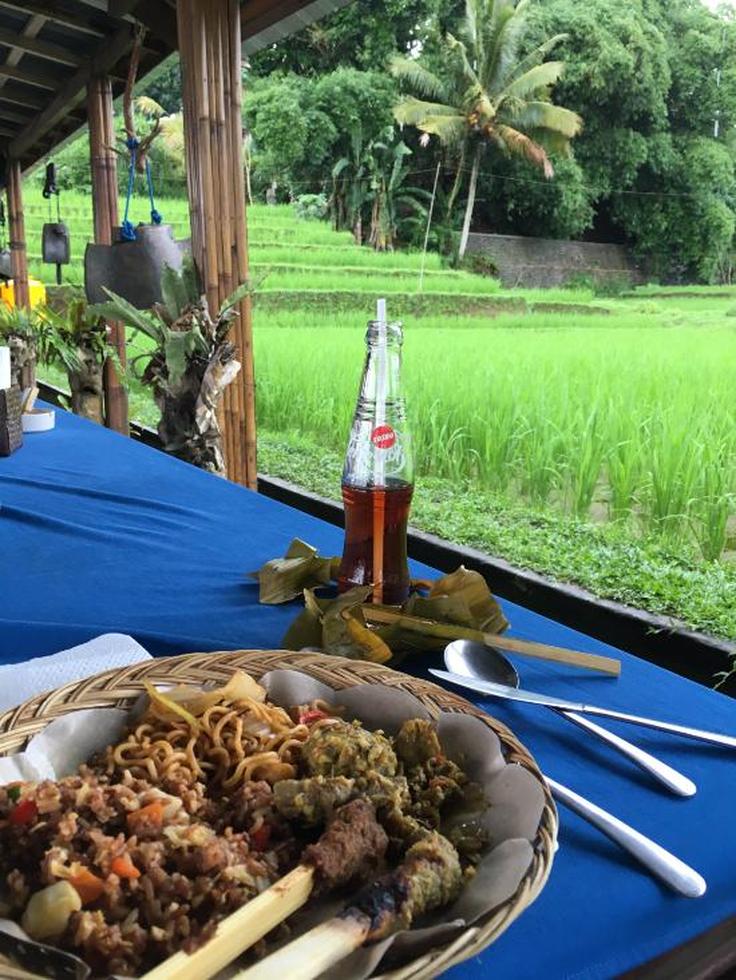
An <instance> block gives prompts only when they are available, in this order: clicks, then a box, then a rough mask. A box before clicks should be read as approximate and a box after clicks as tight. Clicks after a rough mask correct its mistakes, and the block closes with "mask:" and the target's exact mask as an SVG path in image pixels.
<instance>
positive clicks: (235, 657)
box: [0, 650, 558, 980]
mask: <svg viewBox="0 0 736 980" xmlns="http://www.w3.org/2000/svg"><path fill="white" fill-rule="evenodd" d="M235 668H241V669H244V670H247V671H248V673H251V674H252V675H253V676H254V677H255V678H256V679H259V678H260V677H261V676H262V675H263V674H265V673H267V672H268V671H271V670H276V669H292V670H300V671H302V672H304V673H305V674H308V675H310V676H312V677H315V678H316V679H318V680H320V681H322V682H323V683H326V684H327V685H328V686H329V687H332V688H333V690H336V691H339V690H343V689H344V688H347V687H352V686H354V685H355V684H361V683H380V684H387V685H389V686H392V687H397V688H399V689H400V690H404V691H407V692H409V693H411V694H413V695H414V697H416V698H417V699H418V700H419V701H420V702H421V703H422V704H423V705H424V706H425V707H426V708H427V709H428V710H429V711H430V712H431V713H432V714H433V715H434V716H436V715H437V714H438V713H439V712H440V711H449V712H460V713H462V714H470V715H473V716H475V717H477V718H480V720H481V721H482V722H483V723H484V724H485V725H487V726H488V727H489V728H491V729H492V730H493V731H494V732H495V733H496V735H497V736H498V738H499V739H500V741H501V744H502V746H503V751H504V755H505V756H506V760H507V762H509V761H511V762H514V763H519V764H521V765H523V766H524V767H525V768H527V769H528V770H529V771H530V772H531V773H532V774H533V775H534V776H535V777H536V778H537V779H538V780H539V781H540V783H541V785H542V787H543V790H544V794H545V803H544V809H543V812H542V816H541V818H540V823H539V827H538V830H537V835H536V838H535V840H534V842H533V848H534V854H533V858H532V861H531V863H530V865H529V868H528V870H527V872H526V874H525V875H524V877H523V878H522V881H521V883H520V884H519V887H518V888H517V890H516V893H515V894H514V895H513V896H512V898H510V899H509V900H508V901H507V902H505V903H503V904H502V905H501V906H500V907H499V908H497V909H493V910H492V911H491V912H489V913H486V915H485V916H483V917H482V918H481V919H480V920H478V921H477V922H476V923H474V924H473V925H472V926H470V927H468V928H466V929H464V930H463V931H462V932H461V934H460V935H458V936H456V937H454V938H452V939H451V940H450V941H448V942H446V943H445V944H443V945H441V946H438V947H436V948H434V949H433V950H431V951H430V952H428V953H426V954H423V955H422V956H420V957H418V958H417V959H415V960H413V961H411V962H410V963H408V964H405V965H403V966H402V967H401V968H400V969H396V970H393V971H391V972H390V973H386V974H383V975H382V980H389V978H390V980H429V978H430V977H436V976H438V975H439V974H440V973H442V972H443V971H444V970H446V969H448V968H449V967H450V966H453V965H455V964H457V963H459V962H461V961H462V960H465V959H467V958H469V957H472V956H477V955H478V954H479V953H480V952H481V951H482V950H483V949H485V948H487V947H488V946H489V945H490V944H491V943H492V942H494V941H495V940H496V939H497V938H498V937H499V936H500V935H501V934H502V933H503V932H504V931H505V930H506V929H507V928H508V927H509V926H510V925H511V923H512V922H513V921H514V920H515V919H516V918H518V916H519V915H521V913H522V912H523V911H524V909H525V908H527V906H528V905H530V904H531V903H532V902H533V901H534V900H535V899H536V898H537V896H538V895H539V893H540V892H541V890H542V888H543V887H544V885H545V883H546V881H547V878H548V877H549V874H550V871H551V867H552V860H553V855H554V849H555V841H556V838H557V830H558V820H557V811H556V808H555V805H554V802H553V801H552V797H551V794H550V792H549V788H548V786H547V783H546V781H545V780H544V778H543V776H542V774H541V772H540V770H539V768H538V766H537V764H536V762H535V761H534V759H533V757H532V756H531V754H530V753H529V752H528V750H527V749H526V748H525V746H523V745H522V743H521V742H519V740H518V739H517V738H516V736H515V735H514V734H513V733H512V732H511V730H510V729H509V728H507V726H506V725H504V724H503V723H502V722H499V721H498V720H497V719H495V718H493V717H492V716H491V715H488V714H486V713H484V712H482V711H480V710H479V709H478V708H476V707H475V706H474V705H473V704H471V703H470V702H469V701H467V700H466V699H465V698H462V697H460V696H458V695H456V694H453V693H452V692H450V691H446V690H444V689H443V688H441V687H439V686H438V685H436V684H434V683H432V682H430V681H425V680H422V679H419V678H415V677H411V676H409V675H407V674H403V673H400V672H399V671H396V670H392V669H391V668H388V667H383V666H380V665H378V664H369V663H365V662H362V661H353V660H345V659H343V658H339V657H330V656H326V655H324V654H318V653H293V652H291V651H286V650H231V651H222V652H213V653H190V654H181V655H178V656H172V657H161V658H157V659H153V660H145V661H142V662H138V663H135V664H132V665H130V666H128V667H122V668H112V669H110V670H106V671H104V672H102V673H99V674H95V675H93V676H92V677H88V678H84V679H82V680H78V681H72V682H70V683H68V684H65V685H63V686H61V687H58V688H55V689H54V690H52V691H47V692H45V693H43V694H38V695H35V696H34V697H32V698H29V699H28V700H27V701H24V702H23V703H22V704H20V705H18V706H16V707H14V708H11V709H9V710H7V711H5V712H4V713H2V714H0V755H4V754H12V753H14V752H18V751H22V750H23V748H24V747H25V745H26V744H27V742H28V740H29V739H30V738H31V737H33V735H36V734H37V733H38V732H40V731H42V730H43V729H44V728H45V727H46V725H47V724H48V723H49V722H51V721H53V720H54V719H55V718H57V717H60V716H61V715H64V714H67V713H68V712H70V711H75V710H81V709H83V708H93V707H113V706H115V707H127V706H130V704H131V703H132V701H133V700H134V699H135V698H136V697H138V695H139V694H140V693H141V691H142V690H143V686H144V681H152V682H154V683H156V682H158V683H165V682H167V681H169V682H171V681H175V682H177V683H190V684H202V683H204V682H205V681H219V680H221V679H222V678H226V677H227V676H228V675H229V674H230V673H231V672H232V670H233V669H235Z"/></svg>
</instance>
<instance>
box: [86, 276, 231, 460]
mask: <svg viewBox="0 0 736 980" xmlns="http://www.w3.org/2000/svg"><path fill="white" fill-rule="evenodd" d="M107 292H108V293H109V295H110V301H109V302H108V303H102V304H98V305H97V306H96V307H94V312H95V313H96V314H97V315H100V316H104V317H106V318H107V319H110V320H122V321H123V322H124V323H125V324H126V325H127V326H128V327H130V328H132V329H133V330H134V331H137V332H139V333H142V334H143V335H144V336H145V337H147V338H148V342H149V345H150V347H151V349H150V350H149V351H147V352H146V353H145V354H142V355H140V357H139V358H136V359H135V361H138V360H139V359H140V358H143V359H144V360H145V361H147V363H146V367H145V370H144V371H143V373H142V375H141V380H142V381H143V383H144V384H148V385H150V386H151V388H152V389H153V395H154V398H155V400H156V404H157V405H158V407H159V409H160V411H161V420H160V422H159V424H158V434H159V438H160V439H161V443H162V445H163V448H164V449H165V450H166V452H168V453H172V454H173V455H175V456H178V457H179V459H183V460H185V461H186V462H188V463H194V465H195V466H199V467H200V468H201V469H204V470H208V471H209V472H211V473H217V474H218V475H220V476H224V475H225V463H224V458H223V452H222V433H221V431H220V424H219V421H218V418H217V406H218V404H219V402H220V399H221V398H222V396H223V394H224V392H225V389H226V388H227V386H228V385H229V384H230V382H231V381H232V380H233V379H234V378H235V377H236V375H237V373H238V371H239V370H240V363H239V362H238V361H237V360H236V359H235V347H234V346H233V344H232V343H230V341H229V340H228V334H229V332H230V324H231V322H232V320H233V318H234V317H236V316H237V315H238V314H237V310H236V309H235V307H236V306H237V304H238V303H239V302H240V301H241V299H243V297H244V296H246V295H247V294H248V293H249V292H250V284H249V283H244V284H243V285H242V286H240V287H239V288H238V289H236V290H235V292H234V293H233V294H232V295H231V296H229V297H228V299H227V300H225V302H224V303H223V304H222V306H221V307H220V309H219V310H218V311H217V313H216V315H215V316H214V317H213V316H212V315H211V313H210V310H209V308H208V305H207V300H206V298H205V297H204V296H203V295H202V293H201V290H200V289H199V284H198V280H197V275H196V271H195V269H194V267H193V265H192V263H191V261H185V263H184V266H183V268H182V270H181V272H177V271H175V270H174V269H171V268H169V267H166V268H165V269H164V272H163V275H162V277H161V293H162V296H163V300H164V301H163V303H157V304H155V305H154V306H153V308H152V309H151V310H150V311H146V310H137V309H135V307H133V306H131V304H130V303H128V302H127V300H124V299H122V297H120V296H116V295H115V294H114V293H112V292H110V291H109V290H107Z"/></svg>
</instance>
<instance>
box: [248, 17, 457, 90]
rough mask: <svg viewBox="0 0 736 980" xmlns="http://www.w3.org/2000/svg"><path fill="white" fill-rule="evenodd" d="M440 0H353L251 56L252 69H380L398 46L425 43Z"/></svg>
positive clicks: (260, 71) (265, 71) (261, 72)
mask: <svg viewBox="0 0 736 980" xmlns="http://www.w3.org/2000/svg"><path fill="white" fill-rule="evenodd" d="M441 2H442V0H352V2H351V3H349V4H347V6H345V7H343V8H342V9H341V10H337V11H335V13H333V14H330V15H329V16H327V17H324V18H322V19H321V20H319V21H317V22H316V23H315V24H313V25H311V26H310V27H308V28H306V29H305V30H304V31H301V32H300V33H299V34H296V35H294V36H293V37H290V38H287V39H286V40H284V41H282V42H281V43H280V44H276V45H273V46H272V47H269V48H266V49H265V50H263V51H259V52H258V53H257V54H254V55H253V56H252V58H251V65H252V68H253V71H254V72H255V73H256V74H258V75H267V74H269V73H270V72H273V71H278V70H281V71H293V72H297V73H298V74H302V75H304V74H309V75H321V74H324V73H329V72H332V71H334V70H335V69H336V68H340V67H345V68H356V67H357V68H360V69H363V70H367V71H370V70H378V71H380V70H382V69H383V68H384V66H385V64H386V61H387V59H388V57H389V56H390V55H391V54H392V53H393V52H395V51H408V50H410V49H411V48H413V47H414V46H415V45H417V44H423V43H424V42H425V41H426V39H427V37H428V34H429V33H430V32H431V31H432V29H433V25H434V17H435V14H436V13H437V9H438V6H439V5H440V3H441Z"/></svg>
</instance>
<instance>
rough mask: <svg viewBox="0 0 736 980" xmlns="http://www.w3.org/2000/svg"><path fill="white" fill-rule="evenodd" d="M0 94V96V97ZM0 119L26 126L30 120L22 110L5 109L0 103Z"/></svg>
mask: <svg viewBox="0 0 736 980" xmlns="http://www.w3.org/2000/svg"><path fill="white" fill-rule="evenodd" d="M1 98H2V96H0V99H1ZM0 120H2V121H3V122H12V123H19V124H20V125H21V126H27V125H28V123H29V122H31V120H30V119H29V118H28V116H26V115H24V114H23V113H22V112H15V111H14V110H13V109H6V108H5V106H2V105H0Z"/></svg>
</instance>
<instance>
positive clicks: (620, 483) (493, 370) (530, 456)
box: [256, 314, 736, 558]
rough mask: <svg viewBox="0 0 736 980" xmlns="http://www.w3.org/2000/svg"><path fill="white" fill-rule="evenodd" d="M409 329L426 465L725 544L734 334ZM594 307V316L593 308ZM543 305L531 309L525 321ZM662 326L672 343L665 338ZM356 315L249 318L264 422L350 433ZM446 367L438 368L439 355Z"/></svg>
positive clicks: (321, 434)
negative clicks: (293, 321) (259, 321)
mask: <svg viewBox="0 0 736 980" xmlns="http://www.w3.org/2000/svg"><path fill="white" fill-rule="evenodd" d="M615 318H616V315H615V314H613V315H612V316H610V317H606V318H605V325H601V326H599V327H598V328H597V329H595V330H591V329H590V328H589V327H588V326H587V323H586V325H585V326H582V327H579V326H571V325H570V320H569V318H567V317H565V316H563V315H557V317H556V318H555V315H552V314H550V315H549V316H547V317H546V318H544V320H545V322H546V323H547V324H553V323H555V319H556V320H557V323H555V325H554V326H547V328H546V329H533V328H532V329H523V330H520V329H518V326H516V325H515V324H514V320H515V318H510V319H511V325H509V326H506V325H505V324H504V322H503V321H504V320H505V318H503V317H499V318H498V319H497V320H496V321H492V326H490V327H484V326H483V325H482V321H481V322H479V321H477V320H476V321H467V322H466V326H465V327H463V326H462V325H460V324H456V325H455V326H454V327H447V326H445V325H441V324H436V325H432V327H430V328H429V329H428V328H427V325H426V324H425V325H424V326H423V327H421V328H414V329H412V327H411V326H409V327H408V328H407V330H406V334H405V343H404V354H405V381H406V390H407V397H408V399H409V404H410V409H411V414H412V417H413V418H414V420H415V424H414V430H415V442H416V453H417V460H418V464H419V471H420V473H421V474H422V475H424V476H429V475H431V476H439V477H444V478H448V479H456V480H461V481H472V482H474V483H476V484H477V485H478V486H480V487H484V488H491V489H494V490H497V491H500V492H503V493H507V494H512V495H513V496H515V497H518V498H520V499H523V500H528V501H529V502H531V503H533V504H536V505H549V504H551V505H554V506H555V507H556V508H557V509H558V510H559V511H561V512H569V513H574V514H576V515H577V516H579V517H581V518H586V517H590V516H593V517H598V518H602V517H605V518H615V519H617V520H624V521H626V522H628V523H630V524H631V526H632V533H633V532H634V531H636V530H638V529H642V528H643V529H646V530H647V531H648V532H650V533H657V534H659V535H660V536H662V537H663V538H666V539H668V540H675V541H678V542H685V541H693V542H694V543H695V544H697V546H698V547H699V548H700V550H701V551H702V553H703V555H704V557H707V558H716V557H718V556H719V555H720V553H721V552H722V551H723V550H724V549H725V547H726V545H727V534H726V527H725V526H724V525H723V514H724V513H726V515H727V516H728V514H729V513H730V509H731V504H732V496H731V495H733V494H736V402H734V400H733V399H732V397H731V394H730V393H731V392H732V391H733V390H734V386H736V331H734V330H732V329H730V328H728V327H713V328H707V329H706V328H692V327H679V328H672V329H669V330H667V331H666V334H665V335H664V336H663V333H664V332H663V331H662V330H657V329H654V328H651V327H649V328H646V329H642V328H641V327H634V328H632V327H629V329H623V328H622V326H621V325H617V326H613V327H612V326H610V322H611V320H612V319H615ZM586 319H587V318H586ZM536 320H537V318H536V317H531V316H530V317H526V318H524V322H525V323H529V324H530V326H531V325H532V324H533V323H534V322H535V321H536ZM665 337H666V340H665ZM362 353H363V344H362V331H361V330H360V329H358V328H357V326H356V329H354V330H346V329H345V328H343V327H333V326H324V325H319V326H315V325H314V323H313V321H310V319H309V318H308V317H307V316H303V317H302V318H301V323H300V325H299V327H298V328H297V329H285V328H284V327H280V326H274V325H273V323H272V321H270V320H269V323H268V326H261V327H258V328H257V330H256V362H257V372H258V377H259V397H258V414H259V423H260V424H261V425H262V426H264V427H265V428H267V429H269V430H271V431H291V430H295V431H301V432H303V433H305V434H309V435H310V436H312V437H314V438H315V439H317V440H319V441H320V442H321V443H323V444H324V445H325V446H329V447H331V448H334V449H335V450H339V449H340V448H341V447H342V446H344V445H345V442H346V439H347V433H348V429H349V425H350V420H351V413H352V410H353V406H354V401H355V393H356V387H357V382H358V377H359V372H360V364H361V359H362ZM440 365H441V367H440Z"/></svg>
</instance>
